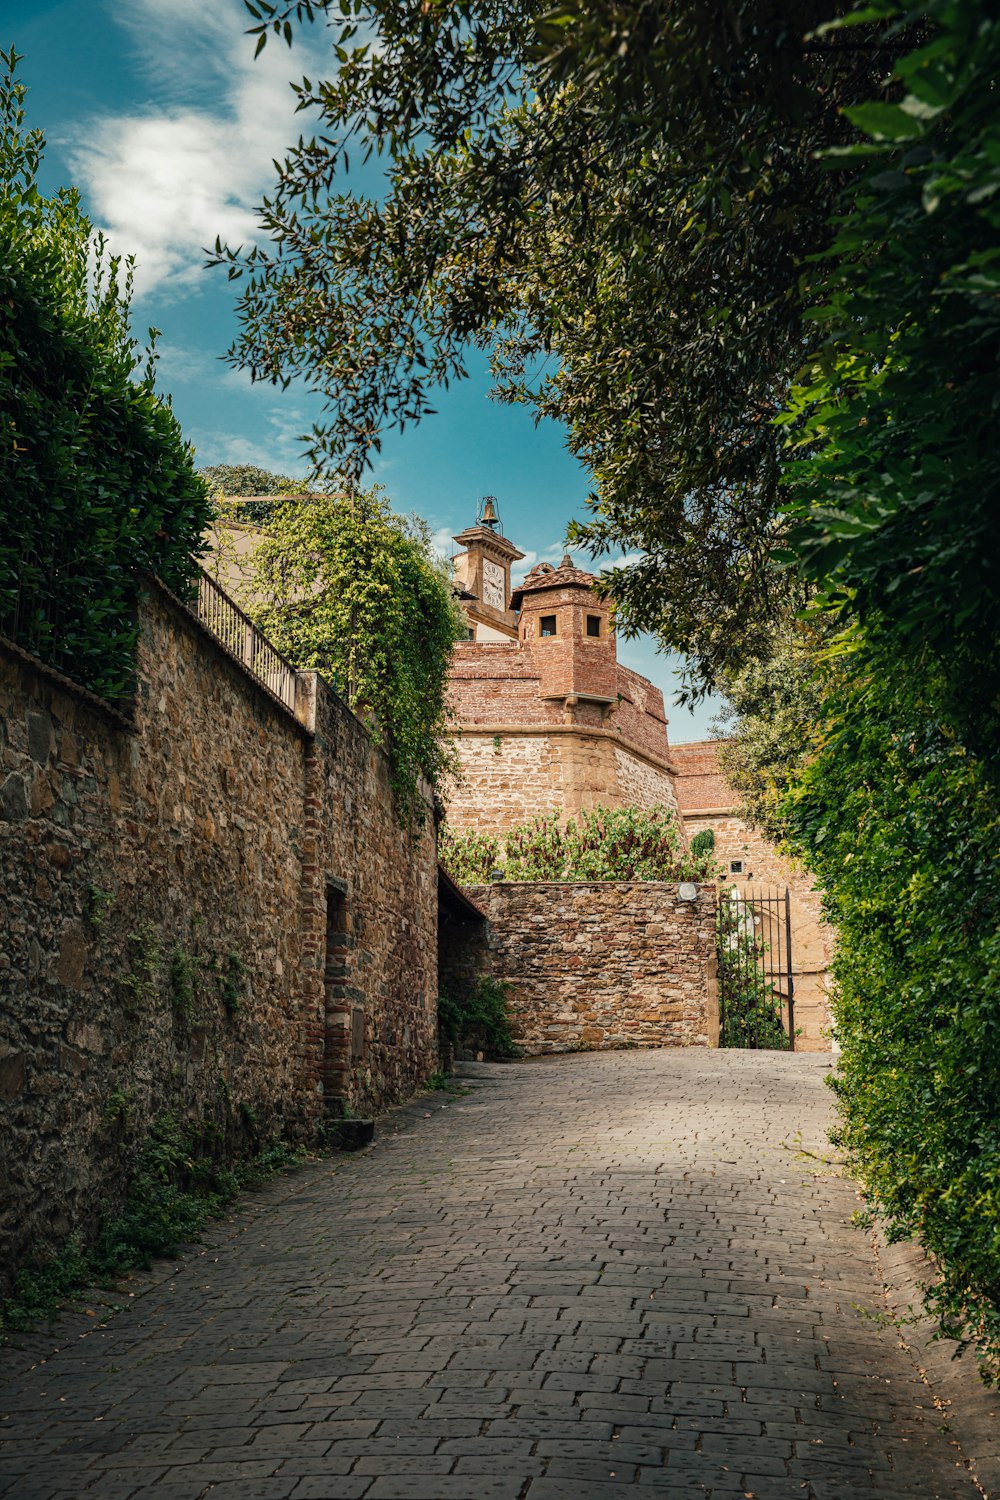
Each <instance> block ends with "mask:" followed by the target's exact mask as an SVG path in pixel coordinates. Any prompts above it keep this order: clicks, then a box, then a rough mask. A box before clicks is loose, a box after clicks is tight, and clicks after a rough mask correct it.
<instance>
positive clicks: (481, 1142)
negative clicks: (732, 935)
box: [0, 1051, 978, 1500]
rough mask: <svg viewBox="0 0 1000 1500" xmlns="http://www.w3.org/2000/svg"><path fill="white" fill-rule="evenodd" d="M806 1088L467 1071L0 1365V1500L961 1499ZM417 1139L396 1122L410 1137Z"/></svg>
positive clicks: (776, 1079)
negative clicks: (146, 1280) (27, 1359)
mask: <svg viewBox="0 0 1000 1500" xmlns="http://www.w3.org/2000/svg"><path fill="white" fill-rule="evenodd" d="M826 1066H827V1063H826V1061H825V1060H824V1059H823V1058H817V1057H815V1056H798V1057H787V1056H775V1055H773V1054H767V1053H760V1054H754V1053H738V1052H728V1053H727V1052H722V1053H719V1052H716V1053H705V1052H698V1051H679V1052H678V1051H674V1052H658V1053H657V1052H624V1053H613V1054H602V1055H594V1056H577V1057H565V1058H558V1059H550V1060H546V1061H542V1062H533V1063H525V1064H522V1065H514V1066H508V1067H502V1066H495V1067H489V1068H484V1069H481V1070H480V1072H481V1074H482V1076H481V1077H479V1078H477V1079H476V1080H475V1082H474V1084H473V1091H472V1092H471V1093H470V1094H468V1095H466V1096H465V1097H462V1098H460V1099H458V1100H456V1101H455V1102H454V1103H452V1104H451V1105H449V1106H448V1107H447V1108H443V1109H439V1110H435V1112H433V1113H432V1114H431V1115H430V1117H429V1118H414V1113H413V1111H410V1112H409V1114H407V1115H405V1116H404V1117H403V1123H404V1124H405V1125H406V1128H405V1129H404V1130H402V1131H401V1132H400V1133H399V1134H397V1135H395V1136H392V1137H386V1136H383V1138H382V1140H381V1142H380V1143H379V1144H378V1145H377V1146H376V1147H375V1149H374V1150H372V1151H369V1152H367V1153H365V1154H364V1155H361V1156H355V1157H348V1158H343V1157H341V1158H338V1159H336V1161H334V1162H332V1163H326V1162H324V1163H319V1164H317V1165H315V1166H310V1167H308V1168H306V1169H305V1170H304V1171H302V1172H300V1173H298V1174H296V1175H295V1176H294V1177H293V1178H291V1179H288V1180H286V1181H285V1182H283V1183H282V1184H280V1185H278V1186H277V1187H276V1188H275V1189H273V1190H272V1191H271V1192H270V1193H269V1194H267V1195H265V1196H264V1198H262V1199H259V1200H257V1201H255V1202H254V1203H252V1204H250V1205H249V1206H248V1207H247V1208H246V1209H245V1210H243V1211H241V1212H240V1213H239V1214H238V1215H236V1216H234V1218H233V1219H231V1220H229V1221H227V1222H225V1223H223V1224H221V1225H220V1226H218V1227H217V1229H215V1230H214V1231H213V1234H212V1236H211V1237H210V1238H209V1240H208V1241H207V1243H206V1244H205V1245H203V1246H199V1247H198V1248H197V1249H196V1250H194V1251H192V1252H191V1254H190V1255H189V1256H188V1257H187V1259H186V1260H185V1261H184V1262H182V1263H180V1264H174V1265H172V1266H170V1267H169V1268H165V1267H161V1268H160V1270H159V1279H157V1280H154V1282H153V1284H152V1285H151V1286H150V1287H149V1288H148V1289H147V1290H145V1291H144V1292H142V1294H141V1295H140V1296H138V1297H137V1298H136V1300H135V1301H133V1302H132V1303H131V1304H130V1306H129V1309H128V1310H127V1311H126V1312H124V1313H122V1314H120V1315H118V1316H117V1317H115V1318H113V1319H112V1320H111V1321H110V1322H109V1323H108V1324H107V1326H106V1327H104V1328H96V1329H94V1330H93V1331H92V1332H90V1333H89V1335H87V1336H85V1337H80V1336H79V1335H78V1333H77V1332H76V1331H75V1330H74V1331H72V1333H71V1337H69V1341H67V1338H66V1337H65V1336H64V1340H63V1346H62V1347H61V1349H60V1350H59V1352H58V1353H57V1354H54V1355H53V1356H52V1357H51V1358H50V1359H49V1360H48V1361H47V1362H46V1363H45V1364H44V1365H37V1366H36V1367H35V1368H34V1369H32V1370H30V1371H29V1372H28V1373H26V1374H25V1373H23V1365H24V1356H23V1355H22V1356H21V1366H22V1370H21V1373H19V1372H18V1369H17V1365H16V1356H15V1355H13V1354H8V1355H6V1356H4V1358H3V1360H2V1361H0V1376H3V1377H4V1389H3V1391H2V1393H0V1394H2V1396H3V1400H2V1401H0V1406H2V1408H3V1410H4V1411H5V1412H6V1413H7V1416H6V1420H5V1421H4V1424H3V1426H2V1427H0V1433H2V1435H3V1436H4V1438H5V1439H6V1442H5V1444H4V1449H3V1452H2V1456H0V1474H2V1476H3V1477H2V1479H0V1493H3V1494H4V1495H5V1496H6V1497H9V1500H13V1497H17V1500H49V1497H56V1496H59V1497H70V1496H73V1497H84V1500H127V1497H129V1496H150V1497H152V1500H195V1497H197V1496H201V1495H210V1496H211V1497H212V1500H286V1497H294V1500H351V1497H355V1496H358V1497H360V1496H364V1497H365V1500H394V1497H399V1500H447V1497H449V1496H451V1497H462V1500H518V1497H524V1500H579V1497H581V1496H593V1497H594V1500H619V1497H621V1500H625V1497H628V1500H633V1497H634V1500H640V1497H641V1496H642V1495H643V1494H658V1495H664V1496H670V1497H673V1496H678V1497H686V1496H706V1495H710V1496H713V1497H714V1496H746V1495H753V1496H754V1497H756V1500H767V1497H781V1500H788V1497H803V1500H846V1497H848V1496H854V1495H858V1494H860V1495H867V1494H874V1495H885V1496H920V1497H921V1500H931V1497H934V1496H939V1497H947V1500H953V1497H968V1500H974V1497H975V1496H976V1494H977V1493H978V1492H977V1491H976V1490H975V1488H974V1486H973V1484H972V1481H971V1480H970V1478H969V1477H968V1473H967V1471H966V1469H965V1468H964V1467H963V1466H962V1464H961V1459H960V1454H959V1453H958V1451H957V1449H956V1447H955V1446H954V1445H953V1444H952V1443H951V1441H950V1440H949V1437H948V1436H947V1435H946V1433H945V1432H943V1431H942V1428H941V1425H940V1423H941V1418H940V1416H939V1414H938V1413H937V1412H936V1411H935V1409H934V1407H933V1403H932V1401H931V1398H930V1395H929V1393H928V1391H927V1388H926V1387H925V1386H924V1385H923V1384H922V1383H921V1382H920V1380H919V1379H918V1377H917V1374H916V1372H915V1369H914V1366H913V1364H912V1363H911V1361H910V1358H909V1356H908V1355H907V1354H906V1353H905V1351H903V1350H902V1349H901V1348H900V1347H899V1345H898V1337H897V1335H896V1334H894V1333H893V1331H892V1330H891V1329H889V1330H885V1329H883V1328H882V1327H881V1326H880V1325H879V1324H878V1323H877V1322H876V1321H873V1320H872V1319H871V1318H865V1317H864V1316H863V1315H862V1314H861V1313H860V1312H859V1307H865V1306H868V1307H874V1306H876V1305H877V1300H876V1299H877V1291H878V1278H877V1275H876V1269H875V1266H874V1264H873V1260H872V1253H871V1250H870V1247H869V1245H868V1243H867V1241H866V1239H865V1236H864V1235H863V1234H862V1233H861V1232H859V1231H858V1230H856V1229H852V1228H851V1227H850V1225H849V1218H850V1215H851V1213H852V1211H853V1210H854V1208H855V1207H856V1198H855V1194H854V1189H853V1187H852V1185H851V1184H850V1183H849V1182H848V1181H846V1180H844V1179H842V1178H839V1177H838V1176H837V1175H836V1172H835V1170H833V1169H831V1167H830V1165H829V1163H828V1162H827V1161H826V1160H825V1158H826V1157H827V1156H828V1154H829V1150H830V1148H829V1147H828V1145H827V1144H826V1139H825V1123H826V1117H827V1110H828V1105H827V1091H826V1090H825V1088H824V1086H823V1081H822V1080H823V1075H824V1072H825V1070H826ZM428 1107H429V1106H428Z"/></svg>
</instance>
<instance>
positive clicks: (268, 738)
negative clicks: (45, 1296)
mask: <svg viewBox="0 0 1000 1500" xmlns="http://www.w3.org/2000/svg"><path fill="white" fill-rule="evenodd" d="M139 618H140V626H141V638H140V644H139V657H138V679H139V689H138V694H137V698H136V702H135V705H134V715H133V717H132V718H130V719H125V718H123V717H122V716H121V715H119V714H116V713H115V712H113V711H111V710H109V709H108V708H107V707H106V706H104V705H103V704H101V703H100V702H99V701H98V700H97V699H95V698H93V697H92V696H91V695H89V694H88V693H86V692H84V691H83V690H81V689H79V688H77V687H75V686H74V685H73V684H71V683H68V682H67V681H66V680H65V679H62V678H60V677H59V676H58V675H57V674H55V673H53V672H51V671H49V670H47V669H45V668H44V667H42V666H40V665H39V664H38V663H36V662H34V661H33V660H32V659H31V658H27V657H25V656H24V655H23V654H22V653H20V652H18V651H17V650H16V649H14V648H10V647H7V646H0V883H2V893H3V905H4V913H5V921H4V926H3V932H2V936H0V993H2V998H3V1006H2V1013H0V1129H2V1138H3V1141H4V1151H3V1153H2V1158H0V1174H2V1176H0V1263H2V1264H3V1265H4V1266H7V1267H9V1266H10V1265H11V1264H12V1263H13V1262H16V1261H17V1260H19V1259H21V1258H22V1257H24V1256H25V1255H26V1254H29V1253H32V1252H34V1251H35V1250H37V1249H45V1248H52V1247H54V1246H56V1245H58V1244H59V1243H60V1242H61V1241H62V1240H63V1239H65V1237H66V1235H67V1234H68V1233H69V1232H70V1230H72V1229H75V1228H78V1229H80V1230H82V1231H83V1232H84V1233H85V1234H88V1233H91V1232H92V1231H93V1230H94V1228H95V1226H96V1224H97V1221H98V1219H99V1218H100V1217H101V1216H102V1215H104V1214H105V1213H106V1212H108V1211H110V1210H113V1209H114V1208H115V1207H116V1206H117V1204H118V1202H119V1201H120V1199H121V1195H122V1192H123V1188H124V1185H125V1182H126V1180H127V1177H128V1172H129V1169H130V1166H131V1165H132V1164H133V1163H134V1161H135V1158H136V1153H137V1151H138V1149H139V1146H140V1144H141V1142H142V1140H143V1138H144V1136H145V1134H146V1131H147V1128H148V1125H149V1123H150V1121H151V1120H152V1119H153V1118H154V1117H155V1116H156V1115H158V1114H160V1113H163V1112H167V1113H170V1114H172V1115H174V1116H176V1117H178V1118H180V1119H186V1120H197V1121H208V1122H210V1123H211V1125H212V1127H213V1129H214V1130H215V1131H216V1132H217V1138H218V1140H219V1143H220V1146H219V1149H220V1150H222V1151H236V1150H238V1149H241V1148H244V1147H247V1146H252V1145H253V1144H255V1142H257V1141H259V1140H261V1139H263V1138H266V1137H267V1136H268V1135H269V1134H271V1133H272V1132H274V1131H280V1132H281V1133H283V1134H285V1135H287V1136H290V1137H292V1138H297V1139H306V1138H308V1137H309V1136H310V1135H311V1134H312V1133H313V1131H314V1130H315V1128H316V1125H317V1123H318V1122H319V1121H320V1120H321V1119H322V1117H323V1115H324V1113H325V1111H326V1110H327V1108H329V1107H330V1106H331V1105H332V1108H333V1112H337V1111H338V1110H339V1108H340V1101H347V1102H349V1103H350V1104H351V1105H352V1107H353V1108H355V1109H356V1110H368V1109H373V1108H378V1107H379V1106H380V1105H383V1104H386V1103H388V1102H390V1101H392V1100H395V1099H399V1098H401V1097H403V1096H405V1095H406V1094H407V1093H409V1092H411V1091H412V1090H413V1088H414V1087H415V1086H416V1085H417V1084H418V1083H419V1082H420V1080H421V1078H422V1077H425V1076H426V1075H427V1073H429V1072H430V1071H432V1069H433V1067H434V1066H435V1061H436V1016H435V1009H434V1000H435V995H436V887H435V870H436V866H435V850H434V835H433V829H432V827H431V826H430V823H429V822H428V825H427V826H426V827H425V828H424V830H423V831H422V832H420V833H418V834H414V835H408V834H405V833H404V832H403V831H402V830H401V829H400V828H399V827H398V825H397V823H396V821H395V818H394V814H393V810H392V801H391V794H390V790H389V779H388V766H387V763H386V761H385V758H384V756H383V755H382V754H381V753H380V752H378V751H377V750H375V749H374V748H373V747H372V744H371V741H370V739H369V737H368V735H367V734H366V732H365V730H364V728H363V726H362V725H361V724H360V723H359V722H358V720H357V719H355V717H354V716H353V715H352V714H351V713H350V712H349V710H348V709H347V708H346V707H345V706H344V704H343V703H341V702H340V701H339V700H338V699H337V698H336V697H335V696H334V695H333V694H332V693H331V692H330V691H329V689H327V688H326V686H325V684H323V683H322V682H321V681H320V680H319V679H317V678H316V677H315V675H314V674H301V675H300V677H299V688H300V702H299V704H298V706H297V713H298V717H296V716H293V715H292V714H290V713H289V712H288V711H287V710H286V709H285V708H284V707H283V706H282V705H281V704H279V703H278V702H277V700H275V699H273V698H272V697H271V696H270V694H269V693H268V692H267V690H266V689H265V688H264V687H262V686H260V685H259V684H258V683H257V682H256V681H255V680H254V679H253V678H251V677H250V676H249V675H248V674H247V673H246V672H245V670H244V669H243V668H242V667H241V666H240V664H239V663H237V662H236V661H235V660H233V659H232V658H231V657H230V656H229V655H228V653H227V652H226V651H225V649H224V648H223V647H222V646H221V645H219V644H218V643H217V642H216V641H215V640H214V639H213V638H212V637H211V636H209V635H208V634H207V633H206V632H205V631H204V630H203V629H202V627H201V626H200V625H199V624H198V622H197V621H196V620H195V619H194V618H193V616H192V615H191V614H190V613H189V612H188V611H187V610H186V609H185V608H184V607H183V606H181V605H179V604H177V603H176V602H175V601H174V600H172V599H171V598H170V596H169V595H167V594H166V593H165V592H164V591H163V590H162V589H160V588H159V587H158V586H154V585H152V584H150V586H149V588H148V590H147V591H146V596H145V598H144V600H143V601H142V602H141V604H140V615H139ZM328 927H329V936H330V939H331V942H330V944H329V947H330V953H329V962H328V952H327V949H328V943H327V938H328Z"/></svg>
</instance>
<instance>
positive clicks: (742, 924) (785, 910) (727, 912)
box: [716, 885, 795, 1051]
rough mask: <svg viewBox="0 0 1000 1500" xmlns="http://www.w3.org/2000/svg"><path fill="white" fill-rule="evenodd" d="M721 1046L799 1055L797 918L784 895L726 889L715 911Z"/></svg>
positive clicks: (743, 888)
mask: <svg viewBox="0 0 1000 1500" xmlns="http://www.w3.org/2000/svg"><path fill="white" fill-rule="evenodd" d="M716 935H717V939H716V940H717V944H718V955H719V1045H720V1047H755V1048H771V1049H775V1050H782V1049H784V1050H791V1051H794V1050H795V981H794V979H793V978H792V919H791V901H790V899H789V894H788V887H787V886H786V887H785V890H784V893H782V892H781V891H780V890H778V889H774V888H770V887H757V886H751V885H745V886H736V885H731V886H727V887H725V888H724V889H723V890H722V891H721V892H720V893H719V904H718V909H717V911H716Z"/></svg>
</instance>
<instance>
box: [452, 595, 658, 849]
mask: <svg viewBox="0 0 1000 1500" xmlns="http://www.w3.org/2000/svg"><path fill="white" fill-rule="evenodd" d="M569 573H570V575H574V576H575V570H573V569H570V570H569ZM578 576H579V577H580V578H583V579H585V578H587V577H588V576H589V575H586V574H579V575H578ZM546 616H551V617H553V618H554V619H555V620H556V621H557V632H556V634H555V635H553V636H543V635H542V634H541V630H540V621H541V619H542V618H544V617H546ZM588 619H591V620H597V621H598V622H599V628H600V634H599V635H597V636H589V635H588V633H587V621H588ZM517 628H518V632H519V634H518V639H517V640H516V641H509V642H501V643H497V642H492V641H491V642H483V641H474V642H467V643H461V644H459V645H458V646H457V647H456V648H455V653H454V657H453V661H452V667H451V672H450V690H449V696H450V701H451V708H452V712H453V714H454V717H455V722H456V727H457V728H458V729H459V733H458V735H457V737H456V748H457V751H458V757H459V761H460V763H461V767H462V773H463V774H462V778H461V779H460V780H459V781H457V782H456V783H455V785H454V786H453V787H451V788H450V789H449V791H448V796H447V804H448V818H449V821H450V823H451V825H452V826H453V827H454V828H456V829H466V828H475V829H476V830H478V831H479V832H482V833H492V834H496V833H503V832H504V831H505V830H506V829H508V828H510V827H511V826H512V825H513V824H515V823H521V822H524V821H525V820H527V819H531V818H533V817H536V816H539V815H545V814H548V813H551V812H553V811H559V812H561V813H562V814H563V815H564V816H566V817H571V816H573V815H575V814H577V813H579V812H580V811H581V809H584V808H586V809H589V808H593V807H596V806H598V805H599V804H603V805H604V806H605V807H621V806H627V805H632V806H635V807H641V808H646V807H650V806H652V805H653V804H654V803H662V804H664V805H666V806H667V807H674V806H675V805H676V796H675V793H674V784H673V775H672V766H671V762H670V758H669V756H670V752H669V749H668V745H667V725H666V718H665V716H664V711H663V694H662V693H661V692H659V690H658V689H657V688H654V687H653V685H652V683H650V682H647V681H646V679H645V678H644V677H640V676H639V674H638V673H637V672H633V671H631V670H630V669H629V668H627V667H623V666H621V665H620V664H619V663H618V662H617V660H616V657H615V641H614V635H613V634H612V633H609V631H608V614H607V608H606V606H605V605H604V604H602V603H601V602H600V601H598V600H597V599H596V597H595V596H594V595H593V593H592V591H591V590H590V589H589V587H586V586H581V585H579V584H573V585H572V586H568V587H564V588H562V587H551V588H550V587H545V588H543V589H541V590H540V591H539V592H536V593H530V592H529V593H526V594H525V596H524V605H523V609H522V611H521V615H520V619H519V621H518V627H517Z"/></svg>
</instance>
